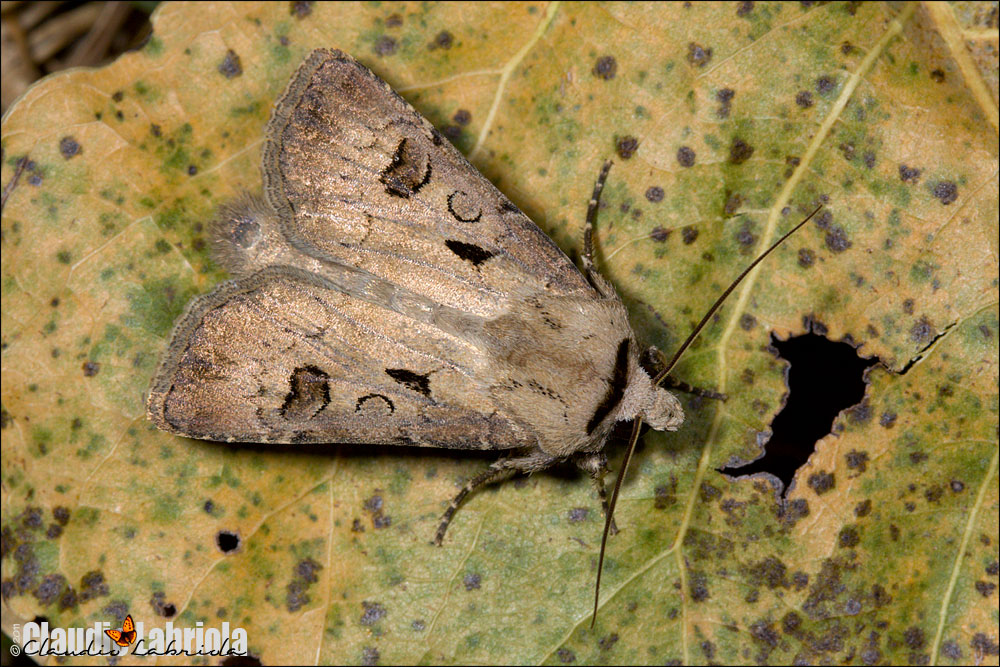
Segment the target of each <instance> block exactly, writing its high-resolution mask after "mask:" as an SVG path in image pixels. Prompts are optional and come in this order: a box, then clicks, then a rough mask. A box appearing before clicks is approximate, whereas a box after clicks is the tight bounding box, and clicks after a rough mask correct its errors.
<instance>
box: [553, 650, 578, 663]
mask: <svg viewBox="0 0 1000 667" xmlns="http://www.w3.org/2000/svg"><path fill="white" fill-rule="evenodd" d="M556 657H557V658H559V662H561V663H563V664H566V665H568V664H569V663H571V662H576V653H573V651H570V650H569V649H568V648H561V649H559V650H558V651H556Z"/></svg>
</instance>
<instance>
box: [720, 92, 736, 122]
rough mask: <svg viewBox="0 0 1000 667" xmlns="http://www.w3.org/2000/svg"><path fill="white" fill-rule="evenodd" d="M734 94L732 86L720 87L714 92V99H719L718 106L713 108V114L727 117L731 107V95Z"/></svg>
mask: <svg viewBox="0 0 1000 667" xmlns="http://www.w3.org/2000/svg"><path fill="white" fill-rule="evenodd" d="M735 96H736V91H735V90H733V89H732V88H722V89H721V90H719V91H717V92H716V93H715V99H717V100H718V101H719V108H718V109H716V110H715V114H716V115H717V116H718V117H719V118H728V117H729V111H730V109H731V108H732V102H733V97H735Z"/></svg>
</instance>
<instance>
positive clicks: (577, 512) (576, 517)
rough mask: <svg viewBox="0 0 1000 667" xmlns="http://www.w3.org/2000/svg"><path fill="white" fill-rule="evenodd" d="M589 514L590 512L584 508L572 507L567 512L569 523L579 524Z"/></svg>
mask: <svg viewBox="0 0 1000 667" xmlns="http://www.w3.org/2000/svg"><path fill="white" fill-rule="evenodd" d="M589 514H590V510H589V509H587V508H586V507H574V508H573V509H571V510H570V511H569V512H568V515H569V516H568V518H569V521H570V523H580V522H581V521H586V520H587V516H588V515H589Z"/></svg>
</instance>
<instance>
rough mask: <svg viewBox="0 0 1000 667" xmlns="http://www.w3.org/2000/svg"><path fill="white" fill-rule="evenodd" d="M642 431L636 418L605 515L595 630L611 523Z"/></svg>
mask: <svg viewBox="0 0 1000 667" xmlns="http://www.w3.org/2000/svg"><path fill="white" fill-rule="evenodd" d="M640 429H642V417H641V416H640V417H636V419H635V421H634V422H632V435H631V436H630V437H629V439H628V448H627V449H626V450H625V458H623V459H622V465H621V469H620V470H619V471H618V477H616V478H615V488H614V489H612V490H611V499H610V500H608V511H607V513H606V514H605V515H604V533H603V534H602V535H601V553H600V555H599V556H598V557H597V583H595V584H594V615H593V616H591V617H590V629H591V630H593V629H594V623H596V622H597V607H598V605H599V604H600V602H601V573H602V572H603V571H604V552H605V551H606V550H607V546H608V535H609V534H611V522H612V521H613V520H614V517H615V505H617V504H618V490H619V489H621V488H622V482H623V481H624V480H625V471H626V470H628V463H629V459H631V458H632V452H633V451H635V445H636V443H637V442H638V441H639V430H640Z"/></svg>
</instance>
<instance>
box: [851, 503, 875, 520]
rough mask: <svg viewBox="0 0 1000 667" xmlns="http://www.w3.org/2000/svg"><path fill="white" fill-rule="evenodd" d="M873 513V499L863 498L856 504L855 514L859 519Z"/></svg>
mask: <svg viewBox="0 0 1000 667" xmlns="http://www.w3.org/2000/svg"><path fill="white" fill-rule="evenodd" d="M871 513H872V501H871V500H862V501H861V502H860V503H858V504H857V505H855V506H854V516H856V517H858V518H859V519H861V518H863V517H866V516H868V515H869V514H871Z"/></svg>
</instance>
